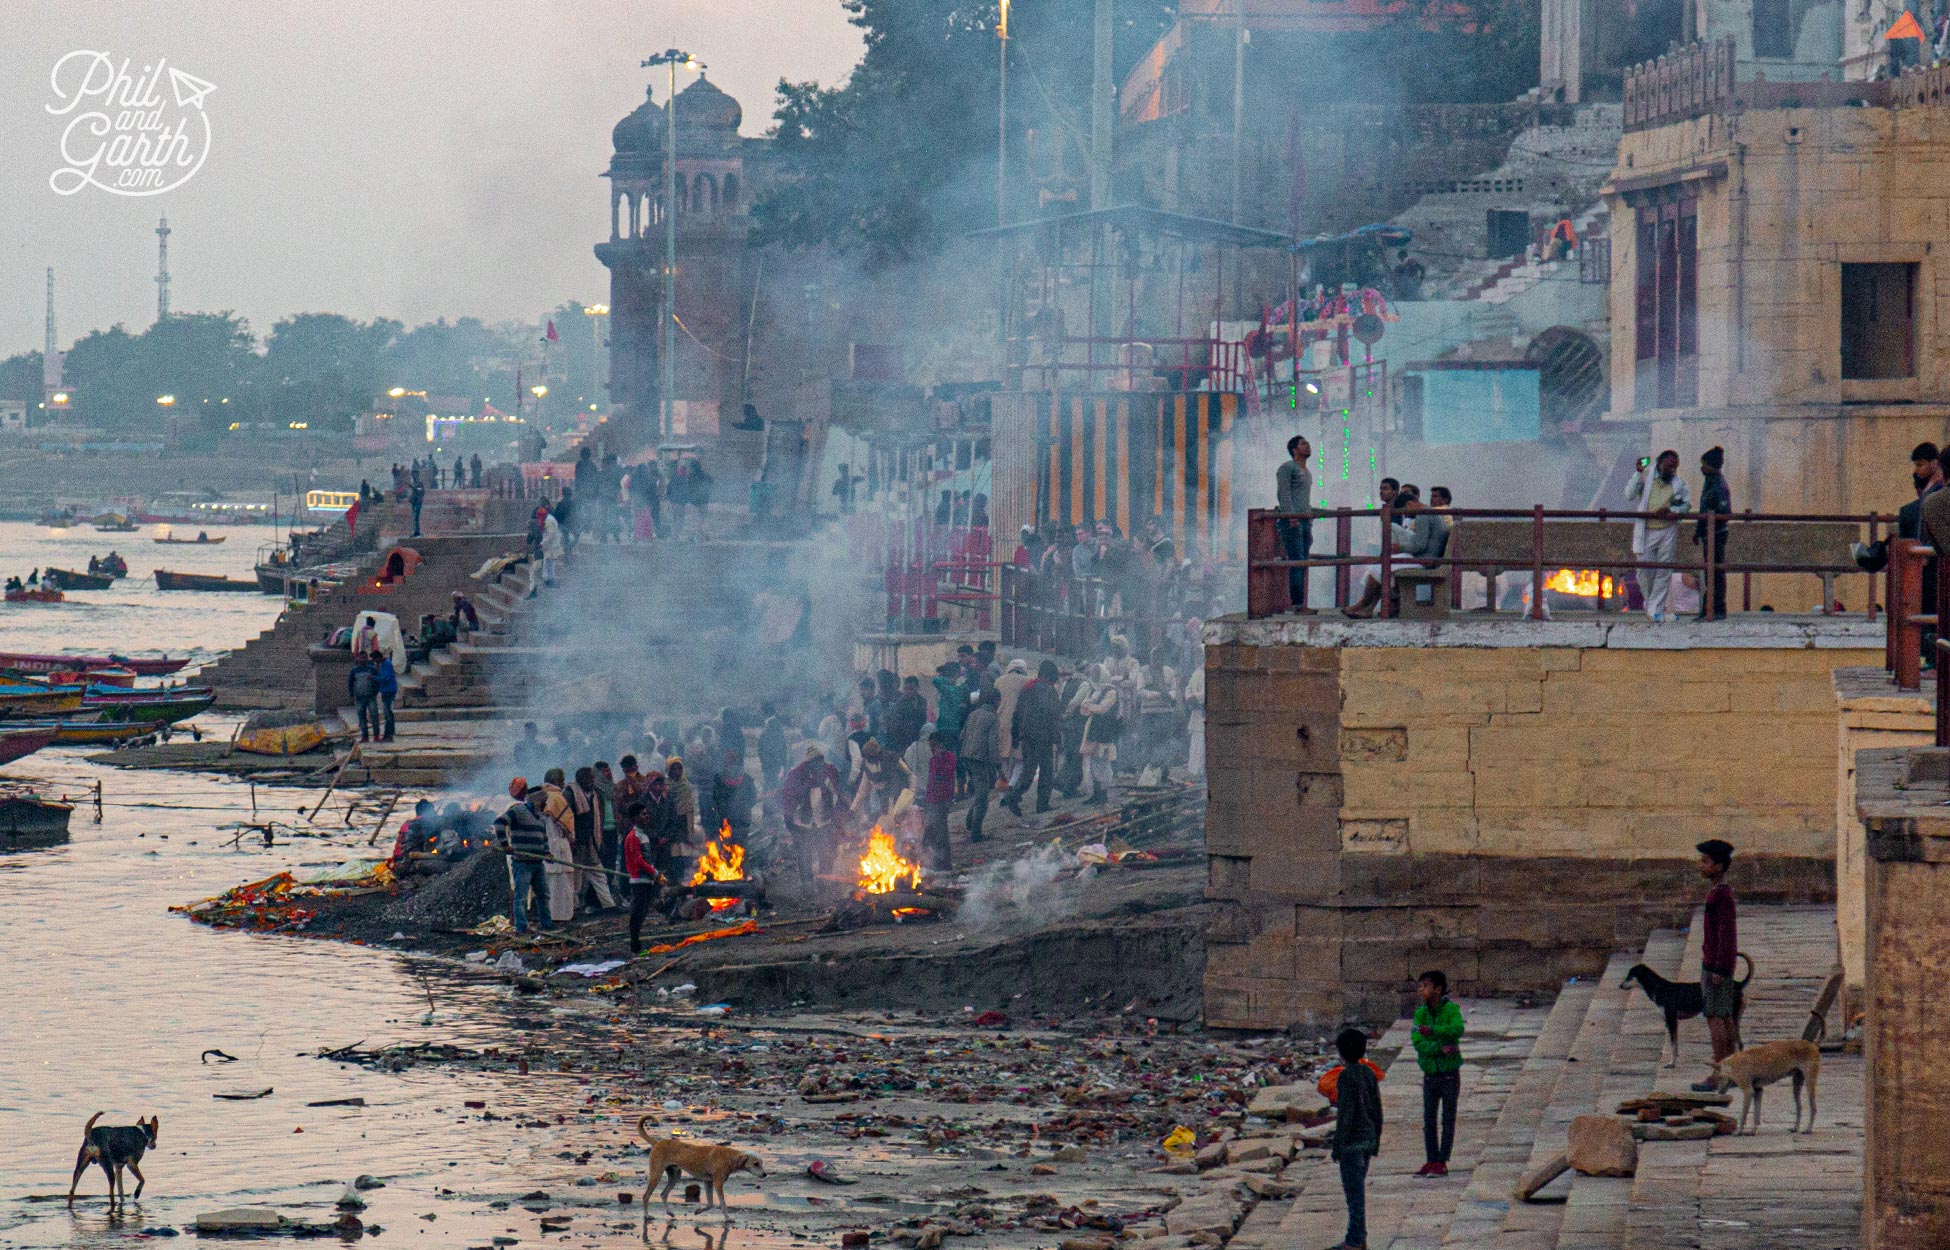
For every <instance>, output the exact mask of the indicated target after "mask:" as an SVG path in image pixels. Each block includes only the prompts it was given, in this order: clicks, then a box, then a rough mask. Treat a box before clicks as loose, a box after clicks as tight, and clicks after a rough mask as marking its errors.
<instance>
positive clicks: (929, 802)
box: [921, 733, 955, 872]
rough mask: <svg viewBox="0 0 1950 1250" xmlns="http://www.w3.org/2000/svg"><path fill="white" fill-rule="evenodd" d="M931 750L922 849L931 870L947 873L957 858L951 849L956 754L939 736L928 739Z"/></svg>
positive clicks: (923, 805) (922, 800) (925, 797)
mask: <svg viewBox="0 0 1950 1250" xmlns="http://www.w3.org/2000/svg"><path fill="white" fill-rule="evenodd" d="M928 746H929V748H930V749H932V751H933V752H934V753H933V754H932V755H930V756H928V788H927V790H926V792H925V793H924V794H923V795H922V799H921V809H922V811H923V812H924V813H926V815H927V823H926V825H924V826H923V827H922V832H921V846H922V848H923V850H924V851H925V853H926V855H927V859H928V867H929V868H932V869H934V870H935V871H936V872H947V871H948V870H949V869H951V868H952V867H954V856H953V853H952V852H951V851H950V850H949V849H948V808H949V807H950V806H951V805H952V804H953V803H954V801H955V753H954V752H953V751H950V750H949V749H948V743H947V740H946V739H944V738H943V737H942V736H941V735H940V734H939V733H931V734H929V735H928Z"/></svg>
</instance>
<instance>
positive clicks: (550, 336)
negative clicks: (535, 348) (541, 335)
mask: <svg viewBox="0 0 1950 1250" xmlns="http://www.w3.org/2000/svg"><path fill="white" fill-rule="evenodd" d="M548 341H549V342H551V343H560V342H561V341H562V340H561V339H559V338H557V337H556V334H555V322H554V320H552V319H551V320H550V321H549V323H548Z"/></svg>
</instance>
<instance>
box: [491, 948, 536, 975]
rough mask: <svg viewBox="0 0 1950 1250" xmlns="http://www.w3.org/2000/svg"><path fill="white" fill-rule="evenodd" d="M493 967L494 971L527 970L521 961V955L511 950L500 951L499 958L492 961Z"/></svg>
mask: <svg viewBox="0 0 1950 1250" xmlns="http://www.w3.org/2000/svg"><path fill="white" fill-rule="evenodd" d="M494 969H495V971H496V972H526V971H528V969H527V967H526V966H524V965H523V964H522V962H521V956H520V955H517V954H515V952H513V951H502V952H501V958H499V959H497V960H495V961H494Z"/></svg>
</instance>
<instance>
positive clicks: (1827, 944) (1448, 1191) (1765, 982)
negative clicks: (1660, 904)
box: [1228, 907, 1863, 1250]
mask: <svg viewBox="0 0 1950 1250" xmlns="http://www.w3.org/2000/svg"><path fill="white" fill-rule="evenodd" d="M1740 923H1741V946H1742V948H1743V949H1745V950H1746V951H1747V952H1748V953H1749V954H1750V955H1751V956H1752V958H1753V960H1754V963H1755V976H1754V981H1753V983H1752V984H1751V985H1750V986H1749V987H1748V991H1747V994H1748V997H1747V1009H1746V1015H1745V1018H1744V1021H1743V1032H1744V1036H1745V1040H1746V1041H1747V1043H1748V1044H1750V1045H1751V1044H1754V1043H1757V1042H1760V1041H1772V1040H1778V1039H1781V1038H1788V1037H1799V1036H1800V1035H1801V1031H1802V1027H1803V1026H1804V1025H1805V1023H1806V1022H1807V1017H1808V1010H1809V1007H1810V1006H1811V1005H1812V1004H1813V1002H1814V1001H1815V999H1816V997H1817V996H1818V995H1819V994H1820V992H1821V987H1822V984H1823V982H1824V981H1825V980H1826V979H1827V976H1828V974H1829V971H1830V969H1831V967H1832V966H1833V964H1834V962H1835V955H1836V949H1835V930H1834V912H1833V909H1832V908H1820V907H1755V908H1748V909H1746V910H1744V911H1743V912H1742V915H1741V918H1740ZM1701 927H1702V920H1701V919H1700V917H1699V915H1698V914H1697V913H1696V914H1695V916H1694V919H1693V923H1692V925H1691V927H1690V929H1688V930H1687V931H1685V932H1681V931H1679V930H1661V931H1658V932H1655V933H1654V934H1653V935H1652V936H1651V937H1650V938H1649V939H1648V940H1647V941H1646V943H1645V946H1644V948H1643V949H1642V950H1640V951H1637V952H1631V953H1620V954H1618V955H1616V956H1614V957H1613V958H1612V960H1611V962H1610V964H1609V965H1608V966H1607V967H1606V969H1605V971H1604V974H1603V975H1602V977H1600V978H1599V979H1597V980H1595V981H1593V980H1584V979H1579V980H1573V981H1571V982H1570V983H1568V984H1567V985H1565V987H1564V989H1563V990H1562V992H1561V993H1560V994H1559V995H1558V997H1557V1000H1556V1002H1555V1003H1553V1004H1552V1005H1551V1006H1550V1007H1549V1008H1548V1009H1545V1008H1534V1007H1521V1006H1516V1005H1514V1004H1511V1003H1508V1002H1501V1001H1477V1002H1471V1003H1466V1004H1465V1005H1464V1008H1465V1015H1466V1016H1467V1017H1468V1020H1469V1026H1470V1029H1469V1034H1468V1035H1467V1036H1466V1037H1465V1039H1464V1053H1465V1055H1466V1056H1467V1058H1468V1062H1467V1064H1466V1066H1465V1067H1464V1069H1463V1093H1462V1101H1461V1105H1460V1107H1459V1113H1458V1116H1457V1126H1456V1149H1455V1154H1454V1156H1453V1158H1452V1159H1451V1161H1450V1171H1449V1175H1448V1176H1446V1177H1442V1178H1433V1179H1425V1178H1418V1177H1416V1176H1415V1175H1414V1173H1415V1171H1416V1169H1417V1168H1419V1167H1420V1166H1421V1164H1422V1134H1421V1120H1422V1115H1421V1081H1420V1079H1419V1077H1420V1074H1419V1072H1418V1071H1417V1069H1416V1067H1415V1056H1414V1051H1413V1050H1412V1049H1411V1048H1410V1047H1409V1046H1408V1045H1407V1042H1408V1036H1407V1028H1406V1025H1405V1024H1402V1023H1398V1024H1397V1025H1395V1026H1394V1027H1393V1028H1391V1029H1390V1030H1389V1032H1388V1034H1387V1035H1386V1036H1385V1037H1384V1038H1383V1039H1382V1041H1381V1042H1379V1043H1378V1044H1376V1045H1375V1046H1374V1047H1372V1048H1371V1050H1370V1053H1371V1054H1373V1055H1374V1056H1375V1057H1376V1060H1377V1062H1385V1063H1387V1065H1388V1070H1389V1073H1390V1076H1389V1079H1388V1080H1386V1081H1384V1082H1383V1083H1382V1087H1381V1088H1382V1103H1383V1110H1384V1115H1385V1118H1386V1122H1387V1129H1386V1131H1385V1132H1384V1134H1383V1147H1382V1152H1381V1154H1380V1156H1379V1157H1378V1158H1377V1159H1376V1160H1375V1163H1374V1165H1373V1167H1372V1168H1371V1169H1370V1171H1369V1175H1368V1245H1369V1246H1370V1247H1372V1248H1373V1250H1437V1248H1438V1247H1441V1248H1445V1250H1447V1248H1458V1250H1670V1248H1672V1247H1715V1248H1716V1250H1717V1248H1725V1250H1748V1248H1751V1250H1763V1248H1764V1247H1774V1246H1787V1245H1794V1246H1805V1247H1809V1248H1810V1250H1813V1248H1814V1247H1821V1248H1822V1250H1831V1248H1833V1247H1853V1246H1856V1245H1857V1244H1859V1240H1858V1239H1859V1231H1858V1230H1859V1223H1860V1217H1861V1194H1862V1188H1861V1186H1862V1123H1863V1119H1862V1061H1861V1057H1860V1056H1859V1055H1850V1054H1842V1053H1830V1054H1825V1055H1824V1056H1823V1062H1822V1072H1821V1081H1820V1090H1821V1103H1820V1106H1821V1114H1820V1117H1819V1119H1818V1121H1817V1125H1816V1130H1815V1132H1814V1133H1813V1134H1811V1135H1807V1136H1792V1137H1791V1136H1790V1135H1789V1134H1788V1133H1787V1126H1788V1122H1789V1117H1791V1116H1792V1114H1793V1101H1792V1097H1791V1095H1790V1094H1789V1092H1788V1091H1787V1089H1786V1088H1785V1087H1778V1088H1776V1089H1775V1090H1774V1091H1773V1092H1772V1093H1771V1094H1770V1095H1769V1097H1768V1098H1767V1100H1766V1110H1767V1119H1766V1121H1765V1123H1764V1124H1763V1125H1762V1128H1761V1131H1760V1133H1759V1135H1757V1136H1755V1137H1716V1138H1713V1139H1711V1140H1708V1141H1692V1142H1656V1143H1650V1142H1649V1143H1644V1144H1642V1145H1641V1147H1640V1150H1639V1167H1638V1174H1637V1175H1636V1176H1635V1177H1630V1178H1605V1177H1590V1176H1580V1175H1577V1174H1575V1173H1569V1174H1566V1176H1564V1177H1561V1178H1559V1179H1558V1180H1557V1181H1556V1182H1554V1183H1553V1184H1552V1185H1551V1186H1550V1187H1548V1188H1547V1189H1545V1190H1544V1192H1543V1194H1542V1195H1541V1197H1543V1198H1544V1199H1545V1201H1541V1202H1532V1203H1518V1202H1515V1201H1513V1200H1512V1198H1511V1194H1512V1192H1513V1191H1514V1189H1515V1188H1516V1184H1517V1180H1518V1178H1519V1177H1520V1176H1521V1175H1522V1174H1523V1173H1524V1172H1525V1171H1527V1170H1528V1169H1529V1168H1530V1167H1532V1166H1534V1165H1535V1164H1538V1163H1541V1162H1543V1161H1544V1160H1546V1159H1548V1158H1550V1157H1551V1156H1553V1155H1556V1154H1557V1153H1559V1152H1560V1151H1562V1150H1563V1148H1564V1141H1565V1133H1566V1128H1567V1126H1568V1125H1569V1123H1570V1121H1571V1120H1572V1119H1573V1118H1575V1117H1576V1116H1579V1115H1587V1114H1593V1113H1598V1114H1611V1113H1612V1112H1613V1111H1614V1110H1615V1109H1616V1107H1617V1105H1618V1103H1619V1102H1620V1101H1621V1100H1623V1099H1625V1098H1629V1097H1634V1096H1637V1095H1641V1094H1644V1093H1647V1092H1649V1091H1651V1090H1654V1089H1657V1090H1662V1091H1679V1090H1683V1089H1685V1088H1686V1087H1687V1085H1688V1084H1689V1083H1690V1082H1692V1081H1695V1080H1698V1079H1701V1077H1703V1076H1704V1074H1705V1072H1706V1063H1707V1057H1708V1056H1709V1054H1710V1048H1709V1045H1708V1041H1707V1036H1706V1027H1705V1022H1704V1021H1702V1020H1691V1021H1686V1022H1684V1023H1682V1024H1681V1026H1680V1063H1679V1066H1677V1067H1675V1068H1662V1067H1660V1066H1659V1063H1660V1052H1661V1048H1662V1047H1663V1046H1664V1043H1665V1024H1664V1020H1663V1017H1662V1016H1661V1014H1660V1012H1659V1011H1658V1009H1657V1008H1656V1007H1654V1006H1653V1004H1652V1002H1651V1000H1649V999H1648V998H1646V997H1645V995H1644V994H1643V993H1641V992H1640V991H1639V990H1637V989H1636V988H1635V989H1631V990H1623V989H1621V988H1620V987H1619V982H1620V981H1621V980H1623V979H1624V975H1625V972H1626V970H1627V969H1628V968H1630V967H1631V965H1633V964H1634V963H1640V962H1643V963H1645V964H1647V965H1649V966H1651V967H1652V968H1654V969H1655V970H1657V971H1659V972H1661V973H1663V974H1666V975H1669V976H1673V977H1675V978H1677V977H1679V976H1681V975H1682V974H1683V975H1684V976H1685V977H1686V978H1688V979H1690V978H1691V977H1693V976H1695V975H1697V971H1696V970H1697V968H1698V966H1699V943H1700V931H1701ZM1839 1025H1840V1022H1839V1021H1837V1022H1835V1023H1834V1028H1835V1031H1836V1032H1837V1033H1839ZM1735 1099H1736V1101H1735V1105H1734V1108H1733V1109H1734V1110H1735V1111H1736V1112H1737V1111H1738V1095H1737V1094H1736V1095H1735ZM1316 1154H1317V1152H1312V1151H1310V1152H1307V1155H1306V1156H1303V1157H1302V1158H1301V1159H1296V1160H1295V1163H1294V1165H1293V1166H1292V1167H1291V1168H1289V1169H1288V1171H1287V1174H1286V1175H1287V1177H1288V1178H1289V1179H1290V1180H1293V1181H1295V1182H1296V1183H1297V1184H1298V1185H1299V1193H1298V1195H1297V1196H1296V1197H1295V1198H1294V1199H1293V1200H1292V1201H1291V1202H1290V1203H1262V1204H1261V1205H1260V1207H1259V1208H1257V1209H1255V1211H1254V1212H1253V1214H1252V1215H1251V1216H1249V1217H1248V1220H1247V1222H1246V1223H1245V1224H1244V1225H1242V1227H1241V1228H1240V1230H1239V1234H1238V1235H1237V1236H1235V1237H1234V1238H1233V1241H1232V1242H1231V1243H1228V1244H1235V1245H1241V1246H1243V1247H1246V1248H1247V1250H1257V1247H1259V1246H1266V1247H1275V1246H1278V1247H1286V1246H1297V1247H1310V1246H1311V1247H1319V1246H1329V1245H1333V1244H1335V1243H1336V1242H1337V1241H1338V1240H1339V1237H1340V1234H1341V1233H1342V1231H1343V1230H1344V1228H1345V1220H1346V1213H1345V1208H1344V1207H1343V1205H1342V1199H1341V1194H1340V1177H1339V1174H1338V1171H1337V1170H1336V1169H1335V1168H1334V1167H1333V1166H1332V1165H1331V1163H1325V1162H1323V1161H1321V1160H1319V1159H1318V1158H1314V1157H1315V1156H1316ZM1309 1158H1314V1161H1313V1162H1312V1164H1311V1165H1309V1163H1308V1160H1309ZM1275 1220H1277V1224H1276V1225H1275V1224H1274V1223H1273V1221H1275ZM1249 1232H1252V1233H1253V1236H1251V1237H1250V1238H1248V1237H1247V1234H1248V1233H1249ZM1242 1239H1243V1240H1242Z"/></svg>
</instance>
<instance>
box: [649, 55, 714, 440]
mask: <svg viewBox="0 0 1950 1250" xmlns="http://www.w3.org/2000/svg"><path fill="white" fill-rule="evenodd" d="M643 65H644V67H645V68H649V67H651V66H654V65H662V66H664V67H666V68H667V69H668V71H669V76H670V86H669V90H668V92H667V93H666V95H665V96H664V315H663V332H662V339H661V346H660V349H659V352H658V356H659V359H658V364H659V365H660V366H661V369H660V373H661V374H662V388H661V389H662V392H663V404H662V416H661V417H660V419H659V422H658V433H659V434H660V435H662V436H664V437H668V436H669V435H670V434H671V433H672V432H673V430H674V427H675V426H676V411H677V369H676V362H675V360H673V359H672V358H673V356H674V355H675V354H676V351H677V336H676V322H677V302H676V301H677V67H678V66H679V65H682V66H683V67H684V68H686V69H703V68H704V66H703V64H702V63H701V62H700V61H698V59H697V58H696V57H694V56H692V55H691V54H690V53H688V52H681V51H679V50H678V49H676V48H665V49H664V50H663V51H662V52H659V53H657V54H656V55H655V56H652V57H651V58H649V59H648V60H646V61H644V62H643Z"/></svg>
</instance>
